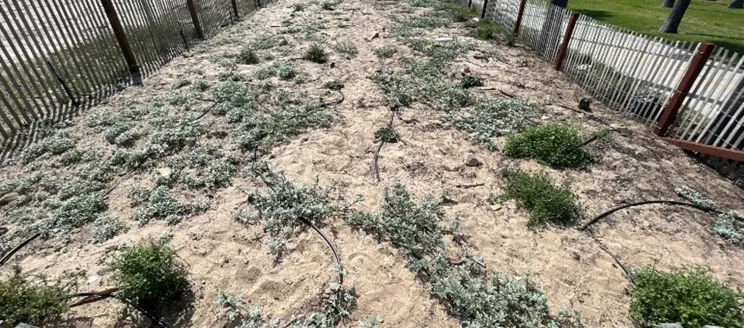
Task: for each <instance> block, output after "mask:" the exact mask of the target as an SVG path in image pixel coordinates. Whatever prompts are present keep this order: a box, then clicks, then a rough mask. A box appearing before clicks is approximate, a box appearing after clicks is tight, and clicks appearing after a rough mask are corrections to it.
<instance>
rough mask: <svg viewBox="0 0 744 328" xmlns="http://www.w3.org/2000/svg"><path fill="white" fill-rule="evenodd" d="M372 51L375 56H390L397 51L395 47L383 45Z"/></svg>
mask: <svg viewBox="0 0 744 328" xmlns="http://www.w3.org/2000/svg"><path fill="white" fill-rule="evenodd" d="M373 51H374V53H375V56H377V57H380V58H392V57H393V55H395V53H396V52H398V49H395V48H394V47H389V46H383V47H377V48H375V50H373Z"/></svg>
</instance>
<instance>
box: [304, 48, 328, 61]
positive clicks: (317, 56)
mask: <svg viewBox="0 0 744 328" xmlns="http://www.w3.org/2000/svg"><path fill="white" fill-rule="evenodd" d="M303 58H304V59H306V60H309V61H311V62H313V63H318V64H322V63H325V62H326V61H327V60H328V56H327V55H326V53H325V50H323V47H321V46H320V45H318V44H317V43H313V44H311V45H310V48H309V49H307V52H305V56H304V57H303Z"/></svg>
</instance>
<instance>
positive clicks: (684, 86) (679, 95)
mask: <svg viewBox="0 0 744 328" xmlns="http://www.w3.org/2000/svg"><path fill="white" fill-rule="evenodd" d="M715 47H716V45H715V44H712V43H702V44H700V48H698V52H697V53H696V54H695V56H694V57H692V61H690V66H687V72H685V76H684V77H682V80H681V81H679V85H677V90H675V91H674V94H673V95H672V99H670V100H669V103H668V104H667V107H666V108H664V112H663V113H662V114H661V118H660V119H659V124H658V126H657V127H656V131H655V132H656V135H659V136H662V137H663V136H664V135H665V134H666V132H667V130H669V127H670V126H671V125H672V123H674V118H675V117H677V113H679V109H680V107H682V103H683V102H684V101H685V98H687V94H688V93H689V92H690V89H691V88H692V85H693V84H694V83H695V79H697V77H698V75H700V72H702V71H703V67H705V63H706V62H707V61H708V58H710V55H711V54H712V53H713V49H714V48H715Z"/></svg>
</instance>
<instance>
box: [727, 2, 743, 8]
mask: <svg viewBox="0 0 744 328" xmlns="http://www.w3.org/2000/svg"><path fill="white" fill-rule="evenodd" d="M729 8H736V9H741V8H744V0H732V1H731V4H730V5H729Z"/></svg>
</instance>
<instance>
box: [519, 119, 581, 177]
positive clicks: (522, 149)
mask: <svg viewBox="0 0 744 328" xmlns="http://www.w3.org/2000/svg"><path fill="white" fill-rule="evenodd" d="M504 155H506V156H509V157H514V158H534V159H536V160H537V161H538V162H539V163H540V164H543V165H548V166H551V167H554V168H584V167H586V166H587V165H589V164H590V163H591V162H592V161H593V158H592V154H590V153H589V152H588V151H586V150H585V149H583V147H582V141H581V135H580V134H579V131H578V129H576V128H574V127H573V126H570V125H566V124H547V125H540V126H536V127H532V128H528V129H527V130H525V131H524V132H522V133H520V134H514V135H510V136H509V137H507V139H506V146H505V147H504Z"/></svg>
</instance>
